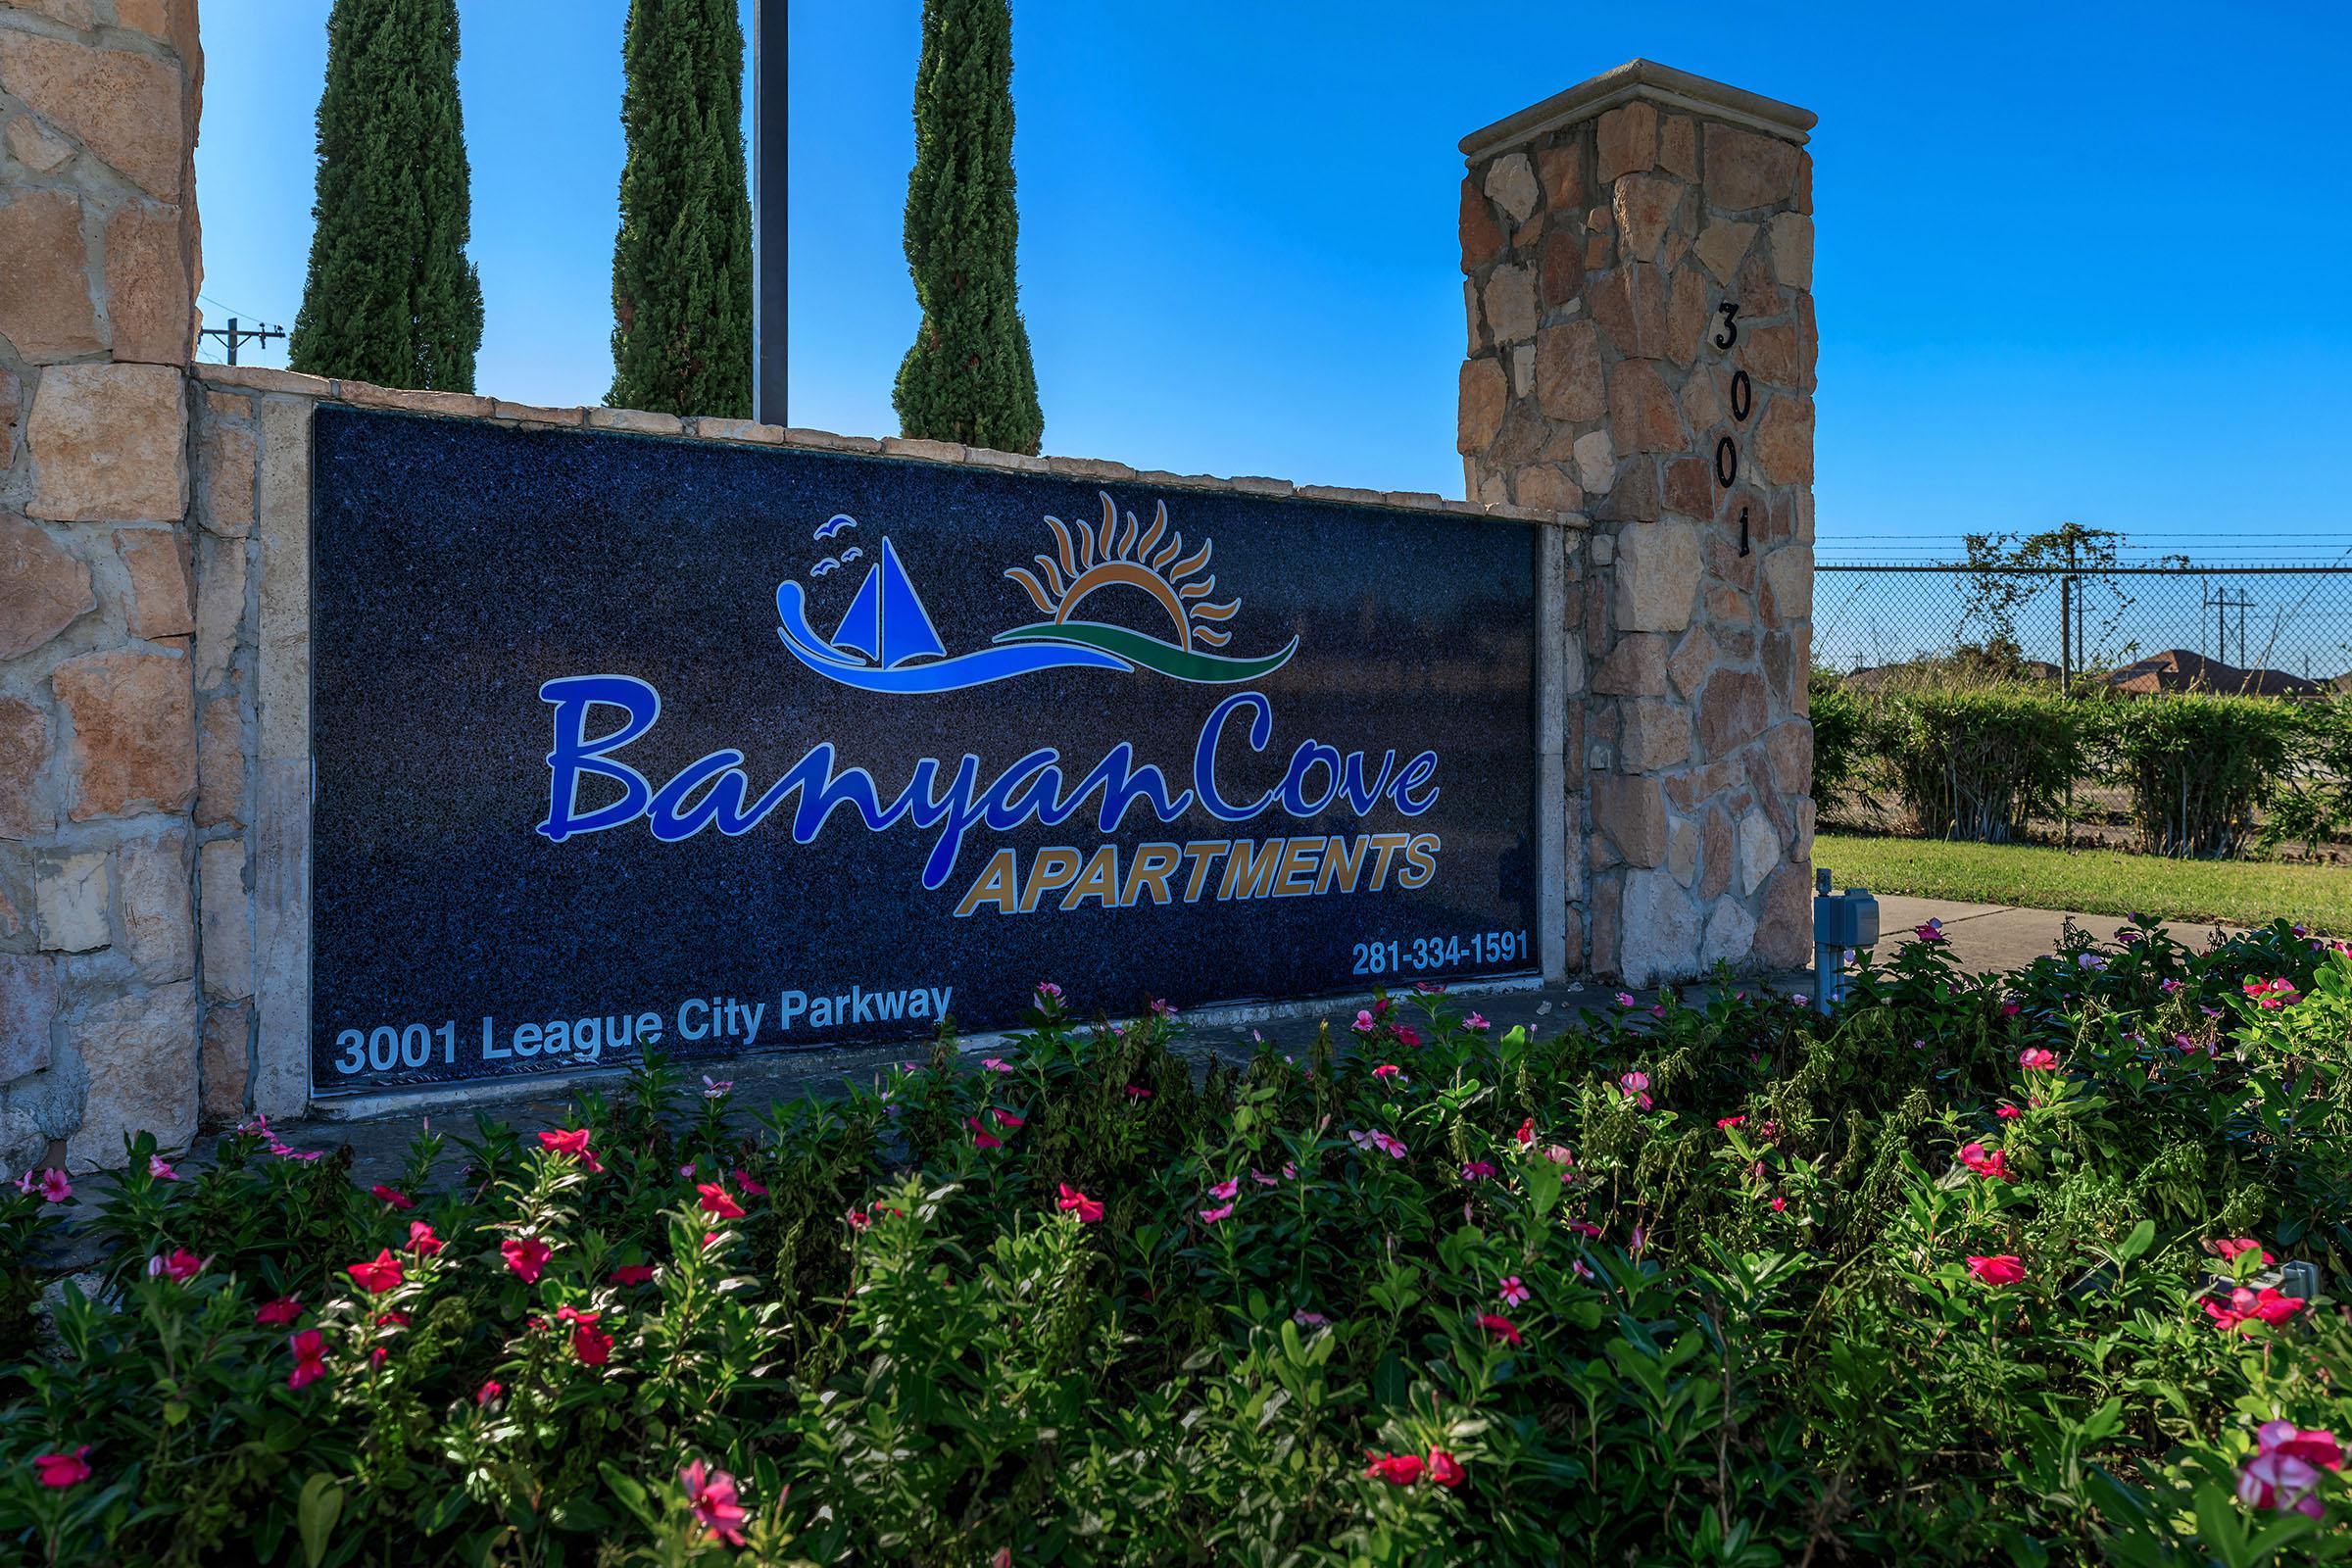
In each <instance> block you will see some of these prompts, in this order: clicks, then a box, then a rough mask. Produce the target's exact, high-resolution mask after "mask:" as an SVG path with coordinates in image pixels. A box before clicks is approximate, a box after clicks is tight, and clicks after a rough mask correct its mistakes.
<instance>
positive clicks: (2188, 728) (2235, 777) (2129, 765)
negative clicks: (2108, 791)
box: [2098, 692, 2301, 859]
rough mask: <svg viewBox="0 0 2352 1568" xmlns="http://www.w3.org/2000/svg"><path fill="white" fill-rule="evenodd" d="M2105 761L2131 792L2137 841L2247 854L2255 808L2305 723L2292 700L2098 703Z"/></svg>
mask: <svg viewBox="0 0 2352 1568" xmlns="http://www.w3.org/2000/svg"><path fill="white" fill-rule="evenodd" d="M2300 728H2301V725H2300V724H2299V722H2298V716H2297V714H2296V711H2295V710H2294V708H2293V706H2292V705H2290V704H2287V703H2282V702H2278V701H2277V700H2275V699H2269V698H2261V697H2214V696H2207V695H2204V694H2201V693H2186V692H2183V693H2178V694H2174V695H2170V696H2165V697H2161V698H2156V699H2147V700H2140V701H2120V702H2114V703H2108V704H2103V705H2101V707H2100V709H2099V724H2098V729H2099V740H2100V744H2101V747H2102V750H2103V751H2104V752H2105V754H2106V768H2107V771H2108V772H2109V773H2111V775H2112V776H2113V777H2114V778H2115V780H2116V781H2117V782H2118V783H2120V784H2122V785H2123V786H2124V788H2125V790H2126V791H2127V792H2128V794H2129V796H2130V799H2131V819H2132V821H2133V823H2134V824H2135V825H2136V826H2137V827H2138V829H2139V838H2140V847H2141V848H2142V849H2144V850H2147V851H2149V852H2151V853H2153V854H2156V855H2178V856H2190V857H2195V858H2204V859H2212V858H2224V857H2229V856H2234V855H2237V854H2240V853H2242V852H2243V851H2244V850H2245V849H2246V848H2247V847H2248V846H2249V845H2250V843H2251V841H2252V838H2253V833H2254V807H2255V803H2256V802H2257V800H2259V799H2260V798H2261V796H2262V794H2263V792H2264V790H2265V788H2266V786H2267V785H2268V784H2269V783H2270V782H2271V781H2272V780H2274V779H2278V778H2280V777H2282V776H2283V775H2284V774H2285V772H2286V763H2287V757H2288V754H2289V752H2290V751H2291V750H2292V748H2293V742H2294V739H2295V737H2296V735H2297V733H2298V731H2299V730H2300Z"/></svg>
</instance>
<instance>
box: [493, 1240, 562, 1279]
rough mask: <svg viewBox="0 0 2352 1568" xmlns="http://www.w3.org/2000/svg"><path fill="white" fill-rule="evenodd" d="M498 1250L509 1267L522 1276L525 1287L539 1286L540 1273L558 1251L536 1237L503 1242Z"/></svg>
mask: <svg viewBox="0 0 2352 1568" xmlns="http://www.w3.org/2000/svg"><path fill="white" fill-rule="evenodd" d="M498 1250H499V1252H500V1254H501V1255H502V1256H504V1257H505V1258H506V1260H507V1267H509V1268H511V1269H513V1270H514V1271H515V1273H517V1274H519V1275H521V1276H522V1283H523V1284H525V1285H536V1284H538V1283H539V1274H540V1271H541V1270H542V1269H545V1268H546V1267H547V1260H548V1259H549V1258H551V1257H553V1256H555V1255H556V1250H555V1249H554V1248H552V1247H550V1246H548V1245H547V1244H546V1243H545V1242H543V1241H541V1240H540V1239H539V1238H538V1237H536V1236H517V1237H515V1238H514V1239H513V1240H511V1241H505V1242H501V1243H500V1244H499V1246H498Z"/></svg>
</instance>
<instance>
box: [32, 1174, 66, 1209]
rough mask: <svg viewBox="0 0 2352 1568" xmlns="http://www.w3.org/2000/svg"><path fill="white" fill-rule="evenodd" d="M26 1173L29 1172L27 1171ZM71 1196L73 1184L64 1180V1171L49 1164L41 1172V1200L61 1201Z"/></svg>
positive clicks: (48, 1201)
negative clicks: (47, 1167) (48, 1166)
mask: <svg viewBox="0 0 2352 1568" xmlns="http://www.w3.org/2000/svg"><path fill="white" fill-rule="evenodd" d="M26 1174H30V1173H29V1172H27V1173H26ZM72 1197H73V1183H72V1182H70V1181H68V1180H66V1173H65V1172H64V1171H62V1170H59V1169H57V1168H56V1167H55V1166H51V1167H50V1168H49V1169H47V1170H45V1171H43V1172H41V1201H42V1202H44V1203H62V1202H64V1201H66V1200H67V1199H69V1198H72Z"/></svg>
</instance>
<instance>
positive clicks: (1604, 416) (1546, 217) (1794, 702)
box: [1457, 61, 1816, 983]
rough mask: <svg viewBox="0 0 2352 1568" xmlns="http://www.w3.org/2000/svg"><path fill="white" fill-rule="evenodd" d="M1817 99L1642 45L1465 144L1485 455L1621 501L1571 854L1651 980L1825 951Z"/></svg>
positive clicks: (1615, 950) (1603, 947)
mask: <svg viewBox="0 0 2352 1568" xmlns="http://www.w3.org/2000/svg"><path fill="white" fill-rule="evenodd" d="M1813 119H1814V117H1813V116H1812V115H1810V114H1808V113H1806V112H1805V111H1803V110H1799V109H1794V108H1792V107H1790V106H1789V105H1786V104H1781V103H1777V102H1775V101H1773V100H1771V99H1766V98H1760V97H1758V96H1756V95H1754V94H1752V93H1746V92H1742V91H1740V90H1739V89H1737V88H1733V87H1727V86H1725V85H1723V84H1722V83H1719V82H1711V81H1707V80H1705V79H1703V78H1701V77H1696V76H1691V75H1689V74H1687V73H1682V72H1677V71H1672V70H1668V69H1666V68H1663V67H1659V66H1655V65H1652V64H1649V63H1648V62H1642V61H1637V62H1635V63H1633V64H1632V65H1628V66H1624V67H1621V68H1619V69H1618V70H1616V71H1613V72H1609V73H1606V74H1604V75H1601V76H1598V77H1595V78H1593V80H1592V81H1589V82H1586V83H1584V84H1583V85H1582V86H1579V87H1576V88H1572V89H1571V90H1570V91H1568V92H1566V93H1563V94H1561V95H1559V96H1558V97H1556V98H1553V99H1550V100H1548V101H1546V102H1545V103H1543V104H1539V105H1537V106H1535V107H1534V108H1532V109H1530V110H1527V111H1525V112H1523V113H1522V114H1519V115H1515V116H1513V117H1511V118H1510V119H1509V120H1506V121H1503V122H1501V123H1498V124H1496V125H1494V126H1491V127H1489V128H1488V129H1486V130H1483V131H1480V132H1478V133H1477V134H1476V135H1473V136H1471V137H1470V138H1468V139H1467V140H1465V141H1464V142H1463V143H1462V150H1463V153H1464V154H1465V156H1466V157H1467V159H1468V161H1469V172H1468V174H1467V177H1465V178H1464V180H1463V182H1462V193H1461V250H1462V270H1463V273H1464V274H1465V283H1464V300H1465V304H1466V307H1467V311H1468V317H1469V347H1468V357H1467V358H1466V359H1465V360H1464V361H1463V364H1462V371H1461V405H1460V424H1459V432H1458V443H1457V444H1458V446H1459V448H1460V450H1461V452H1462V460H1463V472H1464V476H1465V481H1466V484H1467V487H1468V492H1469V494H1470V495H1471V496H1473V497H1474V498H1478V499H1481V500H1490V501H1511V502H1515V503H1518V504H1521V505H1525V506H1531V507H1541V508H1545V509H1551V510H1558V511H1563V512H1582V513H1584V514H1586V515H1588V516H1589V517H1590V519H1591V522H1592V529H1593V534H1592V543H1591V550H1590V552H1589V556H1588V560H1587V562H1586V565H1587V567H1588V569H1587V570H1586V571H1585V573H1584V575H1583V578H1582V581H1581V582H1580V583H1579V584H1577V587H1576V593H1577V595H1578V597H1579V599H1580V600H1581V604H1580V606H1579V609H1580V610H1581V617H1582V631H1583V645H1584V652H1585V654H1586V656H1587V661H1588V667H1589V670H1590V675H1589V682H1588V684H1589V690H1588V693H1587V696H1586V698H1585V700H1584V702H1583V703H1582V704H1581V705H1579V708H1578V711H1575V712H1573V713H1572V714H1571V715H1570V725H1569V745H1568V750H1569V753H1570V755H1571V756H1572V757H1581V759H1582V760H1583V764H1584V771H1583V773H1582V775H1581V776H1582V779H1583V782H1584V785H1585V788H1583V789H1582V790H1577V791H1574V792H1573V794H1574V795H1575V796H1577V797H1581V798H1582V800H1583V801H1584V803H1585V805H1586V809H1587V811H1588V816H1587V819H1586V822H1585V827H1586V833H1587V836H1586V840H1585V853H1584V854H1583V855H1582V856H1581V857H1580V856H1576V855H1571V856H1570V857H1569V864H1570V866H1571V868H1572V871H1571V874H1572V876H1573V875H1574V870H1573V868H1574V867H1576V866H1577V864H1578V862H1579V861H1580V860H1581V861H1582V864H1583V871H1584V875H1585V877H1586V878H1588V879H1589V880H1588V881H1587V882H1586V884H1585V885H1583V886H1581V887H1576V888H1573V889H1572V894H1573V896H1574V897H1575V898H1576V901H1577V903H1578V904H1579V905H1580V907H1582V909H1583V912H1584V916H1585V920H1586V923H1587V926H1588V928H1589V948H1588V956H1589V959H1590V962H1591V964H1592V966H1593V968H1594V969H1595V970H1597V971H1600V972H1602V973H1608V974H1621V975H1623V976H1624V977H1625V978H1626V979H1628V980H1631V981H1634V982H1637V983H1641V982H1646V981H1651V980H1657V979H1663V978H1678V977H1683V976H1688V975H1691V974H1694V973H1697V972H1700V971H1701V970H1703V969H1705V968H1707V967H1709V966H1711V965H1712V964H1714V963H1715V962H1716V961H1718V960H1723V961H1728V962H1730V963H1732V964H1734V965H1737V966H1748V965H1750V964H1753V965H1760V966H1766V967H1796V966H1801V965H1802V964H1803V963H1804V961H1805V958H1806V953H1807V948H1808V946H1809V941H1810V939H1809V934H1808V930H1807V924H1808V918H1807V909H1808V903H1809V879H1810V860H1811V856H1812V841H1813V807H1812V802H1811V799H1810V795H1811V789H1812V762H1813V737H1812V725H1811V722H1810V721H1809V720H1808V719H1807V718H1806V716H1805V713H1806V696H1805V692H1806V673H1807V668H1808V665H1809V662H1810V649H1811V617H1812V585H1813V550H1812V545H1813V493H1812V484H1813V390H1814V359H1815V348H1816V337H1815V331H1814V321H1813V297H1812V292H1811V290H1812V280H1813V219H1812V216H1811V214H1812V207H1813V201H1812V160H1811V158H1810V157H1809V155H1808V154H1807V153H1806V151H1805V149H1804V145H1803V143H1804V140H1805V133H1806V131H1807V129H1808V128H1809V127H1810V126H1811V125H1812V123H1813ZM1727 302H1728V303H1731V304H1733V305H1735V306H1736V307H1737V314H1736V316H1735V317H1734V318H1733V324H1734V325H1735V326H1736V328H1737V336H1736V338H1735V339H1734V341H1733V342H1732V343H1731V344H1730V345H1729V346H1728V347H1719V346H1718V345H1717V342H1716V339H1717V338H1719V337H1721V336H1724V335H1726V333H1725V329H1724V321H1725V318H1724V316H1723V314H1722V311H1721V307H1723V306H1724V305H1725V304H1726V303H1727ZM1742 370H1743V371H1745V372H1746V377H1747V380H1746V383H1745V384H1744V385H1742V386H1741V387H1740V388H1739V389H1738V392H1737V394H1736V393H1735V388H1734V384H1733V383H1734V376H1735V373H1736V372H1738V371H1742ZM1735 401H1737V402H1738V404H1739V408H1738V410H1737V411H1736V410H1735V407H1734V405H1735ZM1740 414H1744V416H1745V417H1740ZM1727 437H1728V438H1729V439H1730V442H1731V446H1730V448H1729V449H1728V450H1729V456H1728V458H1723V459H1719V457H1718V447H1719V445H1720V444H1721V443H1722V442H1723V441H1724V440H1725V438H1727ZM1719 462H1720V463H1722V464H1723V466H1724V469H1725V471H1728V472H1729V473H1730V474H1731V475H1732V482H1731V483H1730V484H1728V485H1727V484H1725V483H1723V482H1722V481H1721V478H1720V477H1719V473H1718V464H1719ZM1742 509H1744V510H1745V511H1746V514H1747V519H1748V521H1747V539H1748V553H1747V554H1744V555H1742V554H1741V553H1740V538H1741V534H1740V514H1741V511H1742Z"/></svg>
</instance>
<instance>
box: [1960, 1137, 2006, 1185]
mask: <svg viewBox="0 0 2352 1568" xmlns="http://www.w3.org/2000/svg"><path fill="white" fill-rule="evenodd" d="M1960 1163H1961V1164H1963V1165H1966V1166H1967V1167H1968V1168H1969V1169H1970V1170H1973V1171H1975V1172H1976V1173H1977V1174H1978V1175H1979V1176H1982V1177H1984V1178H1985V1180H1986V1181H2004V1182H2005V1181H2007V1180H2009V1166H2008V1164H2007V1163H2006V1162H2005V1160H2004V1157H2003V1155H2002V1153H2001V1152H2000V1151H1999V1150H1997V1149H1996V1150H1994V1151H1993V1152H1991V1153H1989V1154H1988V1153H1986V1152H1985V1146H1984V1145H1983V1144H1964V1145H1962V1146H1961V1148H1960Z"/></svg>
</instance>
